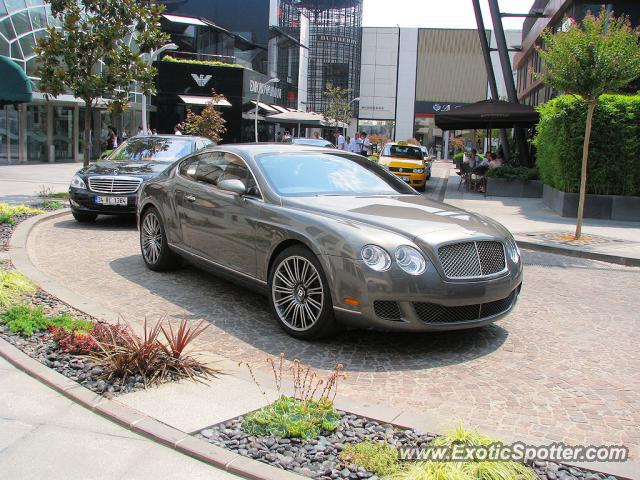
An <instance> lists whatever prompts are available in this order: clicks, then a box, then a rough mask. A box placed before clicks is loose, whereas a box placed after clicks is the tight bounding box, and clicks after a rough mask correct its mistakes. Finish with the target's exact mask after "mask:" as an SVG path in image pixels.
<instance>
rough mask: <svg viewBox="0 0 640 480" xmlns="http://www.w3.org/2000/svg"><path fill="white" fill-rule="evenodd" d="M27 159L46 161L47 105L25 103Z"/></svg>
mask: <svg viewBox="0 0 640 480" xmlns="http://www.w3.org/2000/svg"><path fill="white" fill-rule="evenodd" d="M26 130H27V135H26V137H27V159H29V160H30V161H34V162H46V161H47V160H48V158H47V107H46V106H45V105H27V129H26Z"/></svg>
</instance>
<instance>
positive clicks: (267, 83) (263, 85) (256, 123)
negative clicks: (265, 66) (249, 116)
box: [255, 78, 280, 143]
mask: <svg viewBox="0 0 640 480" xmlns="http://www.w3.org/2000/svg"><path fill="white" fill-rule="evenodd" d="M279 81H280V79H279V78H272V79H271V80H267V81H266V82H265V83H263V84H262V85H259V86H258V98H257V99H256V118H255V134H256V143H258V142H259V141H260V140H258V105H260V92H262V88H265V87H266V86H267V85H269V84H270V83H278V82H279Z"/></svg>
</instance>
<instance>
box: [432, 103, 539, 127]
mask: <svg viewBox="0 0 640 480" xmlns="http://www.w3.org/2000/svg"><path fill="white" fill-rule="evenodd" d="M539 119H540V114H539V113H538V112H536V111H535V110H534V108H533V107H530V106H529V105H521V104H519V103H510V102H503V101H500V100H497V101H496V100H484V101H482V102H477V103H472V104H471V105H466V106H464V107H460V108H456V109H453V110H451V111H448V112H443V113H436V117H435V121H436V125H437V126H438V127H439V128H441V129H442V130H467V129H473V128H477V129H485V128H512V127H530V126H532V125H535V124H536V123H538V120H539Z"/></svg>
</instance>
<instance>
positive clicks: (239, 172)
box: [196, 152, 260, 197]
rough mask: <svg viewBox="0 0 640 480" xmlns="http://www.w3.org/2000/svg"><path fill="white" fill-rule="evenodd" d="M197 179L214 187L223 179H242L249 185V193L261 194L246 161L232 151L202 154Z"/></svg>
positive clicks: (253, 194)
mask: <svg viewBox="0 0 640 480" xmlns="http://www.w3.org/2000/svg"><path fill="white" fill-rule="evenodd" d="M196 177H197V180H198V181H200V182H203V183H207V184H209V185H213V186H214V187H217V186H218V183H219V182H221V181H222V180H240V181H242V182H243V183H244V184H245V185H246V186H247V194H248V195H252V196H257V197H259V196H260V193H259V191H258V188H257V185H256V182H255V180H254V178H253V175H251V172H250V171H249V168H248V167H247V165H246V164H245V163H244V161H243V160H242V159H241V158H240V157H238V156H236V155H233V154H231V153H225V152H211V153H205V154H203V155H201V156H200V162H199V163H198V171H197V173H196Z"/></svg>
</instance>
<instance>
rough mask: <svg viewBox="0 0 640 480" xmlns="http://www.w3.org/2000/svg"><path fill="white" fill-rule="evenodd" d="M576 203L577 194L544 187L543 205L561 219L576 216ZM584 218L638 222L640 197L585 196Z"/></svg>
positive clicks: (639, 218) (639, 219)
mask: <svg viewBox="0 0 640 480" xmlns="http://www.w3.org/2000/svg"><path fill="white" fill-rule="evenodd" d="M578 201H579V195H578V194H577V193H567V192H561V191H560V190H556V189H555V188H553V187H550V186H549V185H545V186H544V191H543V202H544V204H545V205H546V206H547V207H549V208H550V209H552V210H553V211H554V212H556V213H557V214H559V215H561V216H563V217H577V216H578ZM584 216H585V218H599V219H603V220H626V221H633V222H640V197H626V196H623V195H587V196H586V198H585V202H584Z"/></svg>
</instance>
